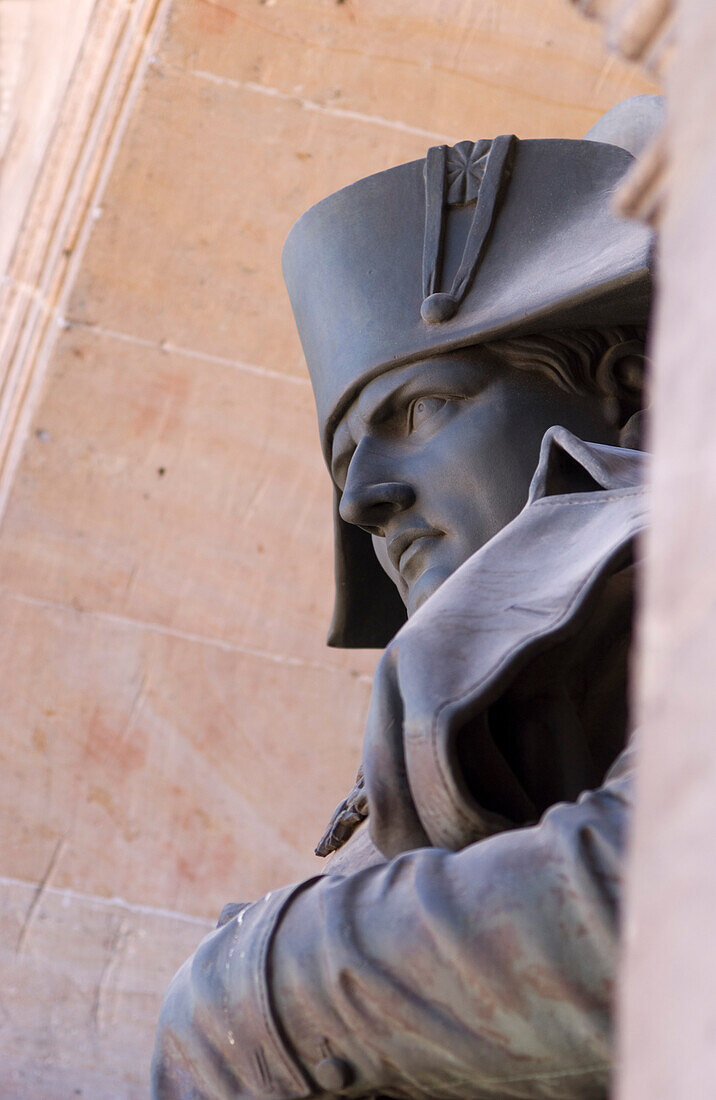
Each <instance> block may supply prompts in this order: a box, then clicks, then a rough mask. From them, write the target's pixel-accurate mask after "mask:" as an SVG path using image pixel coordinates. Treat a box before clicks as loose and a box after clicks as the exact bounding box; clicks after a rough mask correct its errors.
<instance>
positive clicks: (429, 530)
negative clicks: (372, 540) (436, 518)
mask: <svg viewBox="0 0 716 1100" xmlns="http://www.w3.org/2000/svg"><path fill="white" fill-rule="evenodd" d="M443 534H444V532H443V531H438V530H436V529H435V528H434V527H408V528H406V529H405V530H403V531H399V532H398V533H397V534H396V535H393V537H392V538H391V539H390V541H389V542H388V545H387V550H388V557H389V558H390V560H391V562H392V563H393V567H394V568H395V569H396V570H397V572H398V573H400V575H401V576H402V577H403V578H404V580H406V581H407V582H408V583H410V581H411V578H410V577H409V576H406V575H405V570H406V569H407V570H408V572H413V570H410V568H409V567H410V564H411V562H412V560H413V558H414V557H416V555H417V554H418V553H419V550H420V549H421V548H422V547H424V546H425V543H426V542H427V541H428V540H429V539H435V538H440V537H441V536H442V535H443ZM416 579H417V577H416V576H414V577H412V580H413V581H415V580H416Z"/></svg>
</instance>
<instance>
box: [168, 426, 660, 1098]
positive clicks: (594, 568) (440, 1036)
mask: <svg viewBox="0 0 716 1100" xmlns="http://www.w3.org/2000/svg"><path fill="white" fill-rule="evenodd" d="M644 457H645V456H644V455H643V454H642V453H641V452H637V451H629V450H625V449H622V448H614V447H605V446H600V445H596V444H587V443H583V442H581V441H580V440H578V439H576V438H575V437H574V436H573V435H571V434H570V433H569V432H567V431H566V430H565V429H563V428H554V429H551V430H550V432H548V433H547V435H546V437H545V440H544V442H543V445H542V452H541V458H540V464H539V468H538V470H537V473H536V475H535V478H534V480H533V483H532V487H531V490H530V495H529V499H528V502H527V504H526V505H525V507H524V509H523V510H522V512H521V513H520V514H519V515H518V516H517V518H516V519H515V520H514V521H513V522H512V523H511V524H509V525H508V526H507V527H505V528H504V529H503V530H502V531H501V532H500V533H499V534H498V535H497V536H495V538H493V539H492V540H491V541H490V542H489V543H487V544H486V545H485V546H484V547H483V548H482V549H481V550H479V551H478V552H477V553H476V554H474V555H473V556H472V557H471V558H470V559H469V560H468V561H467V562H465V563H464V565H462V566H461V567H460V569H458V570H457V572H456V573H455V574H453V576H452V577H450V578H449V579H448V580H447V581H446V582H445V583H444V584H443V585H442V587H441V588H440V589H439V590H438V591H437V592H436V593H435V594H434V595H433V596H432V597H431V598H430V599H429V600H428V601H427V602H426V603H425V604H424V605H423V607H422V608H421V609H420V610H419V611H418V612H417V613H416V614H415V615H414V616H413V617H412V618H411V619H410V621H409V622H408V623H407V624H406V626H405V627H404V628H403V629H402V630H401V631H400V632H399V633H398V634H397V635H396V637H395V638H394V640H393V641H392V642H391V643H390V645H389V646H388V647H387V649H386V651H385V653H384V655H383V657H382V659H381V662H380V664H379V666H378V670H377V673H376V679H375V683H374V690H373V697H372V702H371V709H370V713H369V718H368V727H367V733H366V745H365V755H364V771H365V796H366V801H367V806H368V823H367V827H368V828H369V829H370V840H371V842H372V846H373V848H372V852H373V854H372V855H369V857H368V858H367V859H365V861H364V862H365V863H366V864H367V865H366V866H364V867H363V868H362V869H360V870H355V866H357V864H356V863H355V862H354V863H353V864H351V857H350V847H351V846H350V843H349V845H348V846H347V851H348V855H347V857H342V854H341V853H339V856H338V858H337V863H336V866H334V868H332V871H333V873H330V874H328V875H323V876H317V877H315V878H313V879H310V880H308V881H306V882H301V883H298V884H295V885H292V886H287V887H285V888H283V889H279V890H276V891H272V892H271V893H270V894H267V895H266V897H264V898H261V899H260V900H259V901H257V902H255V903H253V904H251V905H248V906H246V907H244V908H243V909H241V910H240V911H239V912H238V914H237V916H235V917H233V918H232V919H230V920H229V921H228V922H227V923H226V924H224V925H223V926H222V927H220V928H219V929H217V930H216V931H214V932H212V933H210V934H209V935H208V936H207V937H206V938H205V940H204V941H203V943H202V944H201V945H200V947H199V948H198V950H197V952H196V954H195V955H194V956H193V958H192V959H190V960H189V961H188V962H187V963H186V964H185V965H184V966H183V967H182V969H181V970H180V971H179V972H178V974H177V975H176V977H175V978H174V981H173V982H172V985H171V986H170V988H169V991H168V993H167V996H166V999H165V1003H164V1006H163V1009H162V1016H161V1020H160V1027H159V1032H158V1038H157V1046H156V1051H155V1059H154V1068H153V1096H154V1097H155V1098H156V1100H190V1098H191V1100H228V1098H229V1097H232V1098H233V1097H263V1098H266V1100H293V1098H299V1097H306V1096H315V1095H324V1096H328V1095H338V1094H341V1095H345V1096H349V1097H356V1098H358V1097H371V1096H376V1095H380V1096H395V1097H415V1098H421V1100H422V1098H425V1100H428V1098H433V1100H434V1098H438V1097H441V1098H460V1100H508V1098H523V1100H532V1098H538V1097H540V1098H549V1100H577V1098H578V1100H582V1098H583V1100H588V1098H589V1100H591V1098H594V1100H597V1098H603V1097H605V1096H606V1095H607V1090H608V1084H609V1075H610V1067H611V1062H612V1049H611V1046H612V1036H611V1019H612V1001H613V992H614V980H615V972H616V962H617V947H618V934H619V911H620V896H621V883H622V866H623V856H624V848H625V842H626V838H627V826H628V820H629V813H630V807H631V801H632V767H633V752H634V750H633V745H632V743H631V741H630V739H629V737H628V734H629V719H628V709H627V686H626V685H627V662H628V653H629V641H630V634H631V623H632V605H633V581H634V573H635V539H636V537H637V536H638V535H639V533H640V532H641V531H642V529H643V527H644V523H645V515H646V500H645V493H644V489H643V488H642V485H641V474H642V467H643V461H644ZM637 547H638V543H637ZM362 832H365V827H363V829H362ZM359 835H360V834H359ZM358 847H359V848H360V847H362V848H365V843H363V844H362V845H361V844H359V845H358ZM361 858H363V857H361Z"/></svg>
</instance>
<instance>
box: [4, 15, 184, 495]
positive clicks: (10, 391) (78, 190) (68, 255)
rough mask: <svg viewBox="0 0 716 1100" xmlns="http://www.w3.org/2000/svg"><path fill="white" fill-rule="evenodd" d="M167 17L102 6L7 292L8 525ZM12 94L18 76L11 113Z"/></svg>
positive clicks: (66, 103) (61, 113)
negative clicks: (95, 224)
mask: <svg viewBox="0 0 716 1100" xmlns="http://www.w3.org/2000/svg"><path fill="white" fill-rule="evenodd" d="M167 8H168V0H129V2H127V0H98V2H97V3H96V4H95V5H94V7H93V9H92V12H91V16H90V19H89V23H88V26H87V30H86V33H85V36H84V39H83V42H82V48H81V51H80V55H79V58H78V60H77V63H76V64H75V66H74V70H73V72H72V76H71V79H70V82H69V85H68V87H67V91H66V93H65V95H64V98H63V100H62V103H61V106H60V109H59V114H58V116H57V119H56V123H55V126H54V129H53V133H52V138H51V140H50V142H49V145H48V148H47V151H46V153H45V155H44V158H43V161H42V166H41V169H40V172H39V174H38V176H37V178H36V181H35V185H34V189H33V192H32V196H31V198H30V200H29V203H28V206H27V208H26V213H25V217H24V221H23V224H22V228H21V230H20V232H19V235H18V237H17V240H16V242H15V245H14V249H13V253H12V258H11V261H10V263H9V266H8V270H7V273H6V274H5V275H4V278H3V281H2V285H1V286H0V516H1V515H2V513H3V511H4V507H5V503H6V500H7V496H8V493H9V489H10V485H11V483H12V478H13V474H14V470H15V467H16V464H17V460H18V458H19V455H20V451H21V448H22V444H23V441H24V438H25V435H26V432H27V430H28V427H29V424H30V422H31V418H32V415H33V410H34V407H35V403H36V399H37V396H38V394H39V392H40V388H41V385H42V379H43V376H44V372H45V367H46V364H47V361H48V358H49V354H50V351H51V348H52V345H53V343H54V339H55V336H56V334H57V330H58V327H59V326H61V324H62V312H63V308H64V303H65V302H66V300H67V296H68V293H69V290H70V288H71V286H72V283H73V281H74V278H75V274H76V271H77V267H78V263H79V259H80V256H81V254H82V251H83V247H84V244H85V241H86V239H87V237H88V234H89V230H90V228H91V225H92V220H93V215H94V213H95V211H96V210H97V206H98V202H99V201H100V196H101V194H102V190H103V187H104V185H105V182H106V179H107V177H108V174H109V169H110V166H111V163H112V160H113V157H114V153H115V150H116V148H117V146H118V144H119V140H120V138H121V134H122V132H123V129H124V126H125V124H126V121H127V119H128V117H129V112H130V109H131V103H132V101H133V99H134V96H135V94H136V92H137V90H138V88H139V86H140V83H141V80H142V76H143V72H144V69H145V66H146V64H147V62H148V60H149V58H150V57H151V55H152V52H153V49H154V45H155V41H156V38H157V34H158V31H159V28H160V26H161V23H162V21H163V17H164V14H165V12H166V10H167ZM20 44H21V43H20ZM10 75H11V74H10ZM11 90H12V89H11V87H10V83H9V77H8V80H7V81H6V93H7V94H6V106H7V103H8V102H9V96H10V93H11Z"/></svg>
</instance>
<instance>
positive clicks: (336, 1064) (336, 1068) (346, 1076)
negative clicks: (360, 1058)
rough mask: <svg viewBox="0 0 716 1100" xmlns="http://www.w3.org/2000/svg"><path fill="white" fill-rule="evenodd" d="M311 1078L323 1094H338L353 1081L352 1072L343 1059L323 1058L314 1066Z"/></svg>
mask: <svg viewBox="0 0 716 1100" xmlns="http://www.w3.org/2000/svg"><path fill="white" fill-rule="evenodd" d="M313 1076H314V1077H315V1078H316V1082H317V1084H319V1085H320V1086H321V1088H322V1089H323V1091H324V1092H340V1091H341V1089H347V1088H348V1086H349V1085H350V1083H351V1081H352V1080H353V1070H352V1069H351V1067H350V1066H349V1065H348V1062H346V1061H344V1060H343V1058H324V1059H323V1061H322V1062H319V1063H318V1065H317V1066H316V1068H315V1070H314V1072H313Z"/></svg>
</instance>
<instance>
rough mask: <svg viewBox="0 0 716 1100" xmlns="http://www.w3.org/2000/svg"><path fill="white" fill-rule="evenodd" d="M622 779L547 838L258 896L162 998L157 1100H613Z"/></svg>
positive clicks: (558, 810)
mask: <svg viewBox="0 0 716 1100" xmlns="http://www.w3.org/2000/svg"><path fill="white" fill-rule="evenodd" d="M629 803H630V780H629V776H628V768H627V767H626V761H622V764H621V767H620V768H618V769H617V770H616V772H615V773H614V774H613V775H612V777H611V778H610V779H609V780H608V781H607V782H606V783H605V785H604V786H603V787H602V788H600V789H599V790H598V791H595V792H591V793H587V794H585V795H584V796H582V798H581V799H580V800H579V801H578V802H576V803H573V804H562V805H558V806H555V807H553V808H552V809H551V810H550V811H549V812H548V813H547V814H546V815H545V816H544V818H543V819H542V821H541V822H540V824H539V825H537V826H535V827H533V828H529V829H519V830H514V831H512V832H509V833H504V834H500V835H498V836H496V837H493V838H491V839H489V840H485V841H481V842H479V843H477V844H473V845H471V846H470V847H468V848H465V849H464V850H463V851H461V852H448V851H445V850H441V849H434V848H426V849H419V850H416V851H413V852H408V853H406V854H405V855H402V856H399V857H397V858H396V859H393V860H391V861H390V862H388V863H385V864H382V865H378V866H373V867H368V868H367V869H365V870H362V871H358V872H356V873H353V874H349V875H345V876H342V875H336V876H324V877H320V878H317V879H313V880H310V881H309V882H307V883H302V884H300V885H299V886H298V887H289V888H287V889H285V890H282V891H278V892H276V893H275V894H271V895H267V897H266V898H264V899H261V900H260V901H259V902H256V903H255V904H254V905H252V906H249V907H248V908H247V909H245V910H244V911H243V912H242V913H240V914H239V915H238V917H236V918H233V919H232V920H230V921H229V922H228V924H226V925H225V926H224V927H222V928H220V929H218V930H217V931H216V932H214V933H212V934H211V935H209V936H208V937H207V938H206V939H205V940H204V942H203V943H202V945H201V946H200V948H199V950H198V951H197V953H196V955H195V956H194V958H193V959H192V960H190V961H189V963H187V964H186V965H185V967H184V968H183V969H182V970H181V971H179V974H178V975H177V977H176V978H175V979H174V982H173V983H172V986H171V987H170V990H169V992H168V994H167V998H166V1000H165V1004H164V1008H163V1011H162V1018H161V1021H160V1029H159V1034H158V1039H157V1048H156V1053H155V1065H154V1096H155V1097H156V1098H158V1100H159V1098H161V1100H223V1098H225V1097H226V1098H228V1097H237V1096H238V1097H244V1096H246V1097H249V1096H251V1097H259V1096H261V1097H272V1098H274V1100H292V1098H294V1097H296V1098H298V1097H304V1096H308V1095H330V1094H336V1093H342V1094H345V1095H347V1096H351V1097H368V1096H372V1095H374V1094H376V1093H380V1094H382V1095H393V1096H406V1095H407V1096H411V1097H432V1098H436V1097H459V1098H460V1100H471V1098H474V1100H507V1098H510V1097H514V1098H534V1097H544V1098H564V1100H566V1098H573V1097H574V1096H575V1095H579V1097H580V1098H590V1097H595V1098H596V1097H603V1096H605V1095H606V1089H607V1082H608V1077H609V1066H610V1058H611V1052H610V1037H611V1026H610V1021H611V1001H612V987H613V979H614V972H615V964H616V949H617V935H618V900H619V893H620V878H621V862H622V857H623V849H624V842H625V828H626V822H627V818H628V812H629Z"/></svg>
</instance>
